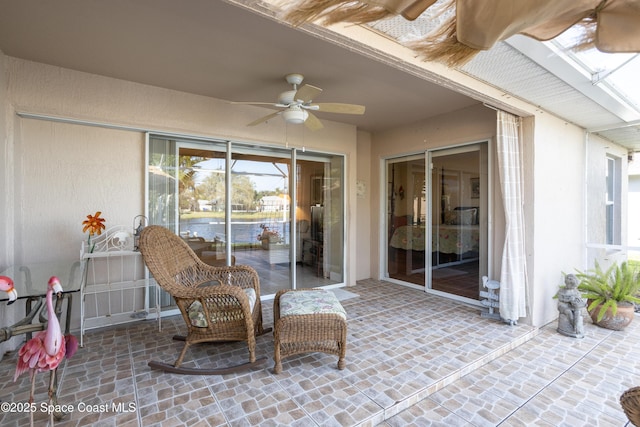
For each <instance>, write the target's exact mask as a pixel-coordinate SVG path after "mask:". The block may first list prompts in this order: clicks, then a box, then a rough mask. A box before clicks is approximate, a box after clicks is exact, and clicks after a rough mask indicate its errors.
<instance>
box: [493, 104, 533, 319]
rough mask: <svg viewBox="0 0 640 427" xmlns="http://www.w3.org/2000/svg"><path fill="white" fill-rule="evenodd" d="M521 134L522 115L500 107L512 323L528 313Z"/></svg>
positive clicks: (507, 314) (505, 288)
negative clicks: (510, 112) (518, 115)
mask: <svg viewBox="0 0 640 427" xmlns="http://www.w3.org/2000/svg"><path fill="white" fill-rule="evenodd" d="M520 135H521V133H520V118H519V117H516V116H513V115H511V114H509V113H505V112H503V111H498V120H497V152H498V169H499V172H500V187H501V189H502V199H503V201H504V213H505V220H506V226H505V242H504V250H503V252H502V270H501V271H500V317H502V319H503V320H504V321H506V322H508V323H510V324H516V323H517V321H518V319H519V318H520V317H525V316H526V289H527V274H526V273H527V265H526V253H525V245H524V235H525V234H524V231H525V230H524V213H523V197H522V193H523V182H522V154H521V152H520V145H521V141H522V138H521V136H520Z"/></svg>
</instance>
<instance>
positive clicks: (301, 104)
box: [232, 74, 365, 131]
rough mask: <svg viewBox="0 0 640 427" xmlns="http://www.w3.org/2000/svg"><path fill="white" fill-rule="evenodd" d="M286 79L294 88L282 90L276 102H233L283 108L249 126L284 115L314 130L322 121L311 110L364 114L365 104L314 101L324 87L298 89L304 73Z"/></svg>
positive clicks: (289, 75)
mask: <svg viewBox="0 0 640 427" xmlns="http://www.w3.org/2000/svg"><path fill="white" fill-rule="evenodd" d="M285 79H286V81H287V83H289V84H290V85H293V89H292V90H287V91H285V92H282V93H281V94H280V96H279V97H278V101H277V102H275V103H274V102H232V104H251V105H270V106H272V107H278V108H281V110H279V111H276V112H275V113H271V114H268V115H266V116H264V117H261V118H259V119H258V120H255V121H253V122H251V123H249V124H248V125H247V126H256V125H259V124H260V123H264V122H266V121H267V120H269V119H271V118H273V117H275V116H278V115H282V117H283V118H284V120H285V122H287V123H292V124H301V123H304V124H305V126H307V128H309V129H311V130H312V131H313V130H318V129H322V123H321V122H320V120H319V119H318V118H317V117H316V116H315V115H314V114H313V113H312V112H311V111H319V112H325V113H338V114H364V109H365V107H364V105H356V104H341V103H336V102H329V103H313V102H312V100H313V99H314V98H315V97H316V96H318V95H320V93H322V89H320V88H318V87H315V86H312V85H309V84H305V85H304V86H302V87H301V88H300V89H298V85H300V83H302V80H304V76H303V75H302V74H287V75H286V76H285Z"/></svg>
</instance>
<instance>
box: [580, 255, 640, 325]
mask: <svg viewBox="0 0 640 427" xmlns="http://www.w3.org/2000/svg"><path fill="white" fill-rule="evenodd" d="M576 276H577V277H578V279H579V280H580V285H579V286H578V289H579V290H580V292H581V293H582V296H583V297H584V298H586V299H587V311H588V312H589V315H590V316H591V319H592V320H593V323H595V324H597V325H598V326H602V327H604V328H607V329H613V330H616V331H620V330H622V329H624V328H625V327H626V326H627V325H629V323H631V321H632V320H633V316H634V309H635V306H634V303H640V298H639V296H640V272H639V271H638V270H637V269H635V268H633V267H632V266H630V265H629V264H628V263H627V262H623V263H621V264H618V263H614V264H612V265H611V266H610V267H609V268H608V269H607V270H603V269H602V268H601V267H600V265H599V264H598V262H597V261H596V264H595V268H594V269H593V270H589V271H587V272H578V274H576Z"/></svg>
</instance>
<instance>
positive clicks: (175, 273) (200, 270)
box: [139, 225, 271, 375]
mask: <svg viewBox="0 0 640 427" xmlns="http://www.w3.org/2000/svg"><path fill="white" fill-rule="evenodd" d="M139 248H140V252H141V253H142V256H143V258H144V262H145V264H146V265H147V267H148V268H149V271H150V272H151V274H152V275H153V277H154V279H155V280H156V282H157V283H158V285H160V287H162V289H164V290H165V291H167V292H168V293H169V294H171V296H172V297H173V298H174V300H175V302H176V304H177V306H178V308H179V309H180V312H181V313H182V317H183V318H184V321H185V323H186V326H187V335H186V337H183V336H174V337H173V339H175V340H180V341H184V343H185V344H184V348H183V349H182V352H181V353H180V355H179V357H178V359H177V360H176V361H175V363H174V364H173V365H171V364H167V363H162V362H156V361H151V362H149V366H150V367H151V368H154V369H161V370H164V371H167V372H172V373H178V374H197V375H221V374H227V373H232V372H238V371H241V370H244V369H248V368H251V367H254V366H258V365H261V364H263V363H265V362H266V360H267V358H266V357H264V358H260V359H256V355H255V350H256V339H255V337H256V336H257V335H261V334H264V333H266V332H269V331H271V328H269V329H266V330H265V329H263V328H262V307H261V304H260V280H259V277H258V274H257V273H256V271H255V270H254V269H253V268H251V267H249V266H247V265H236V266H231V267H213V266H210V265H207V264H205V263H204V262H202V261H201V260H200V259H199V258H198V256H197V255H196V254H195V253H194V252H193V251H192V250H191V249H190V248H189V246H188V245H187V243H185V242H184V241H183V239H181V238H180V237H178V236H177V235H175V234H174V233H172V232H171V231H170V230H168V229H166V228H164V227H160V226H153V225H152V226H148V227H146V228H145V229H144V230H143V231H142V234H141V236H140V242H139ZM216 341H217V342H220V341H246V342H247V346H248V347H249V362H247V363H243V364H240V365H235V366H230V367H225V368H216V369H206V368H204V369H200V368H185V367H180V365H181V363H182V359H183V358H184V356H185V354H186V352H187V349H188V348H189V346H190V345H192V344H197V343H205V342H216Z"/></svg>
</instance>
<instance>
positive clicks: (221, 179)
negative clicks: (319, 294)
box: [148, 136, 345, 296]
mask: <svg viewBox="0 0 640 427" xmlns="http://www.w3.org/2000/svg"><path fill="white" fill-rule="evenodd" d="M149 150H150V151H149V167H148V168H149V171H150V180H149V185H150V186H151V185H152V181H151V171H157V174H161V175H166V177H167V180H166V182H164V184H165V185H164V186H162V187H161V188H160V190H161V191H159V192H157V191H151V187H150V190H149V199H148V209H149V216H150V223H151V224H160V225H164V226H166V227H168V228H170V229H173V230H175V232H176V233H178V234H179V235H180V236H181V237H182V238H183V239H184V240H185V242H187V243H188V244H189V246H190V247H191V248H192V249H193V250H194V252H195V253H196V254H197V255H198V256H199V257H200V258H201V259H202V260H203V261H204V262H206V263H208V264H210V265H233V264H245V265H250V266H252V267H253V268H255V269H256V270H257V271H258V274H259V275H260V281H261V294H262V295H263V296H264V295H271V294H275V293H276V292H277V291H278V290H280V289H291V288H304V287H317V286H326V285H335V284H340V283H343V281H344V235H345V234H344V224H345V221H344V210H345V209H344V202H343V200H344V185H343V182H344V180H343V176H344V170H343V169H344V159H343V157H342V156H335V155H330V154H325V153H313V152H309V151H306V150H305V152H301V151H296V150H290V149H284V148H278V147H264V146H255V145H247V144H241V143H229V142H227V141H219V142H217V141H206V142H205V141H194V140H186V139H183V140H181V139H171V138H163V137H160V136H158V137H152V138H150V144H149ZM174 153H175V154H174ZM154 178H155V176H154ZM292 188H293V189H295V191H291V189H292ZM167 200H169V201H171V203H166V201H167ZM160 208H161V209H160Z"/></svg>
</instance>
